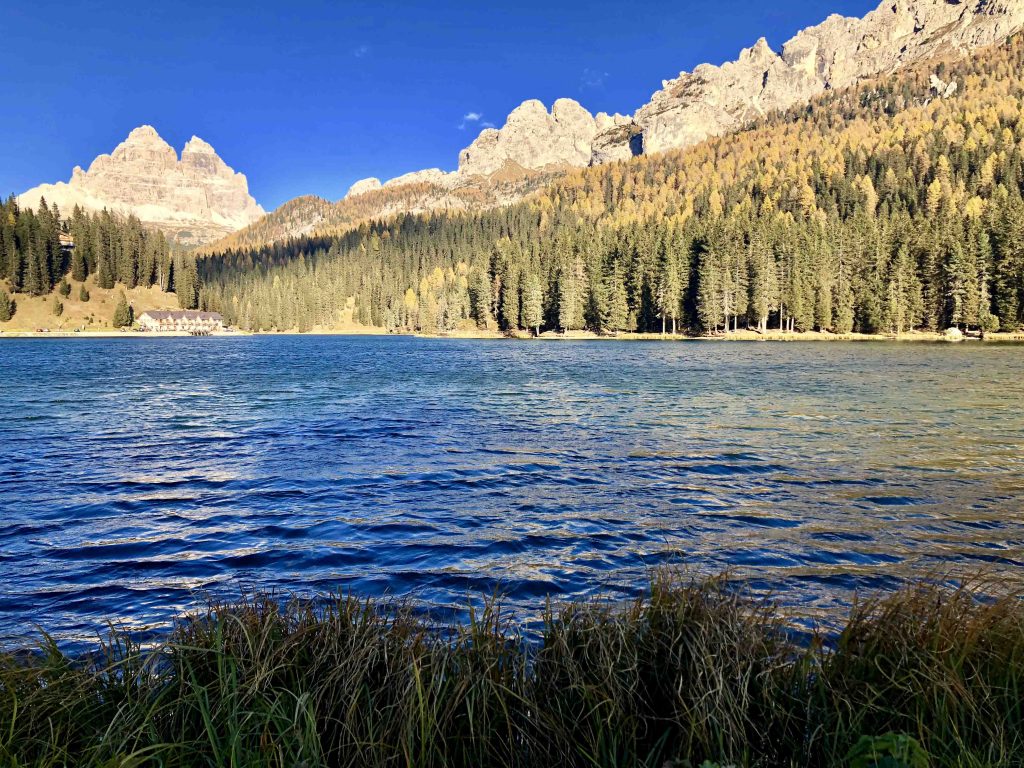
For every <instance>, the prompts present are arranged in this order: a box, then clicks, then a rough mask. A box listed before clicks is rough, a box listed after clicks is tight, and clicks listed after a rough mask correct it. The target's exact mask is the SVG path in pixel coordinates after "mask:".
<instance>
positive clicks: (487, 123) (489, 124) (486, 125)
mask: <svg viewBox="0 0 1024 768" xmlns="http://www.w3.org/2000/svg"><path fill="white" fill-rule="evenodd" d="M480 127H481V128H494V127H495V126H494V123H492V122H491V121H490V120H484V122H482V123H480Z"/></svg>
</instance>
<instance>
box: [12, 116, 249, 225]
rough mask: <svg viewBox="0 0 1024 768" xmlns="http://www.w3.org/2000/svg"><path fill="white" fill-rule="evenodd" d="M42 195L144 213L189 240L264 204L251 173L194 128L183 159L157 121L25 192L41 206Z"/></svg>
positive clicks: (62, 203)
mask: <svg viewBox="0 0 1024 768" xmlns="http://www.w3.org/2000/svg"><path fill="white" fill-rule="evenodd" d="M40 197H45V198H46V199H47V201H48V202H51V203H56V204H57V205H58V206H59V207H60V208H61V210H63V211H70V210H71V209H72V208H74V206H76V205H78V206H81V207H82V208H84V209H86V210H93V211H96V210H102V209H104V208H106V209H108V210H111V211H114V212H116V213H120V214H124V215H128V214H132V215H135V216H137V217H138V218H139V219H140V220H141V221H142V222H143V223H146V224H151V225H153V226H156V227H158V228H160V229H162V230H164V231H165V232H166V233H167V234H168V235H170V236H171V237H172V238H174V239H176V240H178V241H179V242H181V243H183V244H188V245H193V244H198V243H203V242H208V241H211V240H215V239H216V238H218V237H222V236H223V235H225V234H228V233H230V232H233V231H235V230H237V229H240V228H242V227H244V226H246V225H248V224H251V223H252V222H253V221H255V220H256V219H258V218H260V217H261V216H263V214H264V212H263V209H262V208H260V206H259V205H258V204H257V203H256V201H255V200H254V199H253V198H252V196H250V195H249V185H248V182H247V181H246V178H245V176H243V175H242V174H240V173H235V171H233V170H232V169H231V168H229V167H228V166H227V165H226V164H225V163H224V161H223V160H221V159H220V157H219V156H218V155H217V153H216V152H215V151H214V149H213V147H212V146H210V145H209V144H208V143H206V142H205V141H203V140H202V139H200V138H198V137H196V136H193V137H192V139H190V140H189V142H188V143H187V144H186V145H185V148H184V150H183V151H182V154H181V159H180V160H179V159H178V154H177V152H175V151H174V148H173V147H172V146H171V145H170V144H168V143H167V142H166V141H164V140H163V138H161V136H160V134H159V133H157V131H156V129H155V128H153V126H151V125H142V126H139V127H138V128H136V129H134V130H133V131H132V132H131V133H129V134H128V137H127V138H126V139H125V140H124V141H122V142H121V143H120V144H118V145H117V147H115V149H114V150H113V152H111V153H110V154H109V155H99V156H98V157H97V158H96V159H95V160H93V162H92V163H91V164H90V166H89V170H88V171H83V170H82V168H81V167H80V166H76V167H75V169H74V170H73V171H72V174H71V180H70V181H68V182H58V183H56V184H43V185H40V186H38V187H35V188H34V189H30V190H29V191H28V192H25V193H24V194H22V195H19V197H18V199H19V201H20V202H21V203H22V204H23V205H29V206H35V205H37V204H38V202H39V198H40Z"/></svg>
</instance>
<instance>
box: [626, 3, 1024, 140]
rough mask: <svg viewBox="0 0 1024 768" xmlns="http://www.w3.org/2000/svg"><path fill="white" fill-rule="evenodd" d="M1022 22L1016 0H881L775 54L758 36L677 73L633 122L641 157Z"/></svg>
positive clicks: (955, 50) (1007, 31)
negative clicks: (725, 57)
mask: <svg viewBox="0 0 1024 768" xmlns="http://www.w3.org/2000/svg"><path fill="white" fill-rule="evenodd" d="M1022 26H1024V2H1021V0H884V1H883V2H882V4H881V5H880V6H879V7H878V8H877V9H876V10H874V11H872V12H871V13H869V14H868V15H867V16H865V17H864V18H863V19H854V18H845V17H842V16H838V15H832V16H829V17H828V19H826V20H825V21H824V22H823V23H821V24H819V25H818V26H816V27H811V28H809V29H805V30H803V31H802V32H800V33H798V34H797V35H796V36H795V37H793V38H792V39H791V40H789V41H788V42H786V43H785V44H784V45H783V46H782V52H781V53H776V52H775V51H773V50H772V49H771V48H770V47H769V45H768V43H767V41H766V40H765V39H764V38H761V39H760V40H758V41H757V43H756V44H755V45H754V46H753V47H751V48H748V49H746V50H744V51H743V52H741V53H740V56H739V58H738V59H737V60H736V61H733V62H729V63H727V64H723V65H722V66H720V67H715V66H710V65H706V64H705V65H702V66H699V67H697V68H696V69H694V70H693V72H692V73H686V72H682V73H680V75H679V77H677V78H675V79H673V80H667V81H665V82H664V83H663V84H662V89H661V90H660V91H658V92H657V93H655V94H654V95H653V96H652V97H651V100H650V101H649V102H648V103H647V104H645V105H644V106H642V107H640V109H638V110H637V111H636V114H635V115H634V117H633V119H634V122H635V123H636V125H637V126H638V127H639V130H640V132H641V133H642V135H643V151H644V152H646V153H653V152H662V151H665V150H667V149H677V148H680V147H688V146H692V145H693V144H696V143H698V142H700V141H703V140H704V139H706V138H708V137H709V136H718V135H721V134H723V133H725V132H727V131H730V130H734V129H736V128H738V127H740V126H741V125H743V124H744V123H746V122H749V121H750V120H752V119H754V118H756V117H760V116H763V115H765V114H767V113H769V112H771V111H773V110H779V109H786V108H787V107H790V106H792V105H794V104H798V103H803V102H806V101H807V100H808V99H810V98H812V97H813V96H816V95H818V94H820V93H823V92H825V91H828V90H837V89H840V88H844V87H846V86H848V85H852V84H854V83H856V82H857V81H859V80H863V79H864V78H867V77H872V76H875V75H879V74H887V73H890V72H895V71H898V70H899V69H901V68H903V67H905V66H907V65H908V64H910V63H913V62H917V61H922V60H925V59H928V58H932V57H934V56H937V55H940V54H948V55H952V56H957V57H960V56H966V55H967V54H969V53H970V51H972V50H975V49H977V48H979V47H983V46H987V45H990V44H992V43H996V42H999V41H1001V40H1005V39H1006V38H1007V37H1008V36H1009V35H1011V34H1013V33H1014V32H1016V31H1017V30H1019V29H1021V27H1022Z"/></svg>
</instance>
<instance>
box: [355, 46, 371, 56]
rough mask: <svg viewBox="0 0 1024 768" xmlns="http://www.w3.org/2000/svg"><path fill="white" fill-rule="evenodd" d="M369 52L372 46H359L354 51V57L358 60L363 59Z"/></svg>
mask: <svg viewBox="0 0 1024 768" xmlns="http://www.w3.org/2000/svg"><path fill="white" fill-rule="evenodd" d="M369 52H370V46H368V45H366V44H363V45H360V46H357V47H355V48H353V49H352V55H353V56H355V57H356V58H357V59H361V58H363V56H365V55H366V54H368V53H369Z"/></svg>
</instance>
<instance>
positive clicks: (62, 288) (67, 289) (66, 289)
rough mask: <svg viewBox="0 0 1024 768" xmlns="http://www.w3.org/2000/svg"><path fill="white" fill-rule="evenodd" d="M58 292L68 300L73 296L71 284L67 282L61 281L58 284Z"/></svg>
mask: <svg viewBox="0 0 1024 768" xmlns="http://www.w3.org/2000/svg"><path fill="white" fill-rule="evenodd" d="M57 292H58V293H60V295H61V296H63V297H64V298H65V299H66V298H67V297H68V296H70V295H71V284H70V283H68V281H67V280H61V281H60V282H59V283H58V284H57Z"/></svg>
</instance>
